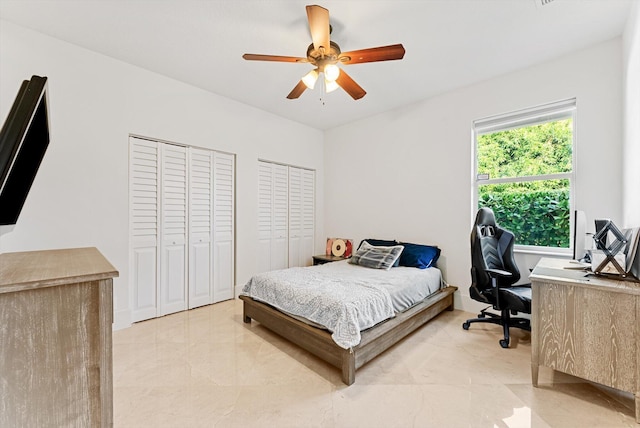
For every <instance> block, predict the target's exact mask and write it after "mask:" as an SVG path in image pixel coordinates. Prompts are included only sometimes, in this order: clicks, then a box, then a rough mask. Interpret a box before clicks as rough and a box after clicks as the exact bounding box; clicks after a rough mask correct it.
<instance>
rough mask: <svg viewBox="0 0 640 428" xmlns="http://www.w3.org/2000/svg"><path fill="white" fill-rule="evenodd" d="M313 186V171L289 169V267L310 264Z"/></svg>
mask: <svg viewBox="0 0 640 428" xmlns="http://www.w3.org/2000/svg"><path fill="white" fill-rule="evenodd" d="M314 186H315V172H314V171H310V170H307V169H302V168H296V167H289V267H296V266H309V265H311V264H312V258H313V237H314V234H315V210H314V206H315V203H314Z"/></svg>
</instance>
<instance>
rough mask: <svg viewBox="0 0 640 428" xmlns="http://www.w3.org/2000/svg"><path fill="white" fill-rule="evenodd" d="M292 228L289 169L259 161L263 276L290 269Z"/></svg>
mask: <svg viewBox="0 0 640 428" xmlns="http://www.w3.org/2000/svg"><path fill="white" fill-rule="evenodd" d="M288 227H289V172H288V167H287V166H286V165H278V164H274V163H270V162H264V161H259V162H258V262H257V267H258V269H259V271H260V272H266V271H269V270H275V269H284V268H287V267H288V265H289V261H288V259H289V245H288V233H289V230H288Z"/></svg>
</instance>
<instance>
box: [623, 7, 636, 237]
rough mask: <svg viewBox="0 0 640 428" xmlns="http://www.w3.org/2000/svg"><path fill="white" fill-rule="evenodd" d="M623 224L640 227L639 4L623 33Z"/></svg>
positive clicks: (633, 9) (633, 10)
mask: <svg viewBox="0 0 640 428" xmlns="http://www.w3.org/2000/svg"><path fill="white" fill-rule="evenodd" d="M622 40H623V60H624V62H623V73H624V75H623V85H624V146H623V154H624V156H623V159H624V164H623V167H624V177H623V190H624V194H623V209H624V212H623V227H636V226H640V3H638V2H636V3H634V5H633V6H632V8H631V13H630V15H629V20H628V21H627V26H626V28H625V32H624V35H623V39H622Z"/></svg>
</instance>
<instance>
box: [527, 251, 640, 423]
mask: <svg viewBox="0 0 640 428" xmlns="http://www.w3.org/2000/svg"><path fill="white" fill-rule="evenodd" d="M558 263H559V262H558V261H550V260H548V259H542V260H541V261H540V263H539V265H538V267H536V269H534V271H533V273H532V275H531V277H530V279H531V281H532V288H533V301H532V314H531V317H532V357H531V364H532V382H533V384H534V386H536V385H537V367H538V366H546V367H549V368H552V369H554V370H558V371H561V372H564V373H568V374H571V375H574V376H578V377H581V378H583V379H587V380H590V381H593V382H597V383H600V384H602V385H606V386H609V387H612V388H616V389H620V390H622V391H626V392H631V393H633V394H634V395H635V397H636V399H635V401H636V420H637V421H638V422H639V423H640V399H639V397H640V380H639V378H640V373H639V371H640V357H639V353H640V345H639V343H640V325H639V323H640V294H639V293H638V289H639V287H638V286H637V285H636V284H635V283H632V282H624V281H614V280H607V279H602V278H591V277H584V276H576V274H575V273H571V272H568V271H566V270H563V269H562V267H561V266H560V268H559V269H558ZM553 269H556V271H555V275H556V276H555V277H554V275H553ZM541 272H542V274H541Z"/></svg>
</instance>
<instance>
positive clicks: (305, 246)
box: [300, 169, 316, 266]
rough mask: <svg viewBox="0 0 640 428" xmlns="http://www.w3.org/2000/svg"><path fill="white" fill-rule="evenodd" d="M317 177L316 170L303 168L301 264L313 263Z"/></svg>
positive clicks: (301, 188) (301, 187) (301, 189)
mask: <svg viewBox="0 0 640 428" xmlns="http://www.w3.org/2000/svg"><path fill="white" fill-rule="evenodd" d="M315 178H316V173H315V171H310V170H308V169H303V170H302V173H301V186H300V194H301V201H302V224H301V244H300V266H310V265H312V264H313V254H314V251H313V243H314V236H315V231H316V220H315V217H316V212H315V206H316V202H315V186H316V180H315Z"/></svg>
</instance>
